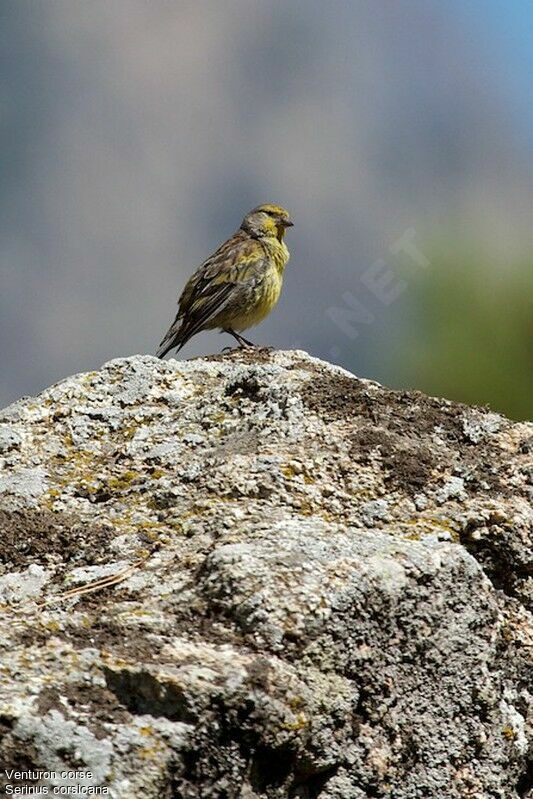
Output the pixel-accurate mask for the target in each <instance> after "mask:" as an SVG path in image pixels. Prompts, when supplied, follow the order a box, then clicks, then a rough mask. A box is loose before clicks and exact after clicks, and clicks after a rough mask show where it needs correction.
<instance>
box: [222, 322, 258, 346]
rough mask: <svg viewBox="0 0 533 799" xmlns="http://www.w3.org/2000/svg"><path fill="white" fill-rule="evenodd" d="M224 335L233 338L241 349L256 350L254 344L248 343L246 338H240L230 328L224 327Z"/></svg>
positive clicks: (239, 335) (238, 334)
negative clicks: (226, 334)
mask: <svg viewBox="0 0 533 799" xmlns="http://www.w3.org/2000/svg"><path fill="white" fill-rule="evenodd" d="M224 333H229V334H230V336H233V338H234V339H235V340H236V341H237V343H238V344H239V347H240V348H241V349H257V345H256V344H254V343H253V341H248V339H247V338H244V336H241V334H240V333H236V332H235V330H232V329H231V328H230V327H226V328H225V329H224Z"/></svg>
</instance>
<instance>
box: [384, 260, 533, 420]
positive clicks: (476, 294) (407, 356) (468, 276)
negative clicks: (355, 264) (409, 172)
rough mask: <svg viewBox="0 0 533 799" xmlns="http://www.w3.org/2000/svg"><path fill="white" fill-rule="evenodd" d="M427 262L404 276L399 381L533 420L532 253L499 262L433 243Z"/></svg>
mask: <svg viewBox="0 0 533 799" xmlns="http://www.w3.org/2000/svg"><path fill="white" fill-rule="evenodd" d="M425 252H426V253H427V254H428V255H429V254H430V252H431V249H430V248H428V249H427V250H425ZM430 260H431V266H430V267H429V268H428V269H427V270H425V271H424V272H420V271H418V272H417V273H416V275H413V274H411V275H410V277H409V292H408V293H409V297H410V299H411V300H412V303H413V308H412V313H413V319H412V325H411V324H410V325H409V330H408V331H407V338H408V343H407V346H406V347H405V350H404V357H403V358H402V362H400V363H399V362H398V361H396V363H397V370H398V379H399V381H400V382H401V384H402V385H410V386H416V387H417V388H420V389H421V390H422V391H425V392H428V393H430V394H436V395H440V396H446V397H448V398H449V399H455V400H460V401H462V402H467V403H474V404H477V405H489V406H490V407H491V408H492V409H493V410H497V411H501V412H503V413H505V414H506V415H507V416H510V417H511V418H514V419H531V418H533V253H531V256H530V257H529V258H525V259H522V260H520V261H509V262H506V263H503V262H501V261H500V262H495V258H494V256H491V255H490V254H488V253H483V252H482V251H481V250H480V248H476V247H472V246H467V245H464V246H462V247H455V248H454V250H453V253H450V251H449V248H448V249H446V248H445V247H434V248H433V255H432V256H431V257H430ZM411 331H412V332H411ZM398 367H399V368H398Z"/></svg>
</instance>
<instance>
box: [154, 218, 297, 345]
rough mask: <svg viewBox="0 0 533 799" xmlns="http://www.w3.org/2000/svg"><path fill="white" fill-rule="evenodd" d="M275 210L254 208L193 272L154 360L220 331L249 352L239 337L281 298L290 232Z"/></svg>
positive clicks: (241, 337) (287, 222) (289, 220)
mask: <svg viewBox="0 0 533 799" xmlns="http://www.w3.org/2000/svg"><path fill="white" fill-rule="evenodd" d="M292 224H293V223H292V221H291V219H290V216H289V214H288V212H287V211H286V210H285V209H284V208H281V207H280V206H279V205H268V204H267V205H259V206H257V208H254V209H253V210H252V211H250V213H248V214H246V216H245V217H244V219H243V221H242V224H241V226H240V228H239V230H237V232H236V233H234V234H233V236H232V237H231V238H229V239H228V240H227V241H226V242H224V244H222V245H221V246H220V247H219V248H218V250H216V252H214V253H213V255H211V256H210V257H209V258H208V259H207V260H206V261H204V263H203V264H202V265H201V266H200V267H199V268H198V269H197V270H196V272H195V273H194V274H193V276H192V277H191V278H190V279H189V281H188V283H187V285H186V286H185V288H184V289H183V292H182V294H181V296H180V298H179V300H178V313H177V316H176V318H175V320H174V322H173V323H172V325H171V327H170V328H169V330H168V331H167V333H166V335H165V337H164V339H163V341H162V342H161V344H160V345H159V349H158V351H157V355H158V356H159V357H160V358H163V357H164V356H165V355H166V353H167V352H168V351H169V350H171V349H173V347H177V349H178V350H180V349H181V348H182V347H183V345H184V344H185V343H186V342H187V341H188V340H189V339H190V338H191V337H192V336H194V335H196V333H199V332H200V331H201V330H213V329H215V328H220V330H221V331H224V332H225V333H230V335H232V336H233V337H234V338H235V339H236V340H237V342H238V344H239V346H240V347H253V346H255V345H254V344H252V342H251V341H248V339H245V338H243V336H241V335H240V333H241V332H242V331H243V330H247V329H248V328H249V327H253V326H254V325H257V324H259V322H261V321H262V320H263V319H264V318H265V316H267V315H268V314H269V313H270V311H271V310H272V308H273V307H274V306H275V305H276V303H277V301H278V299H279V296H280V294H281V288H282V284H283V271H284V269H285V266H286V264H287V261H288V260H289V251H288V249H287V246H286V244H285V242H284V240H283V237H284V234H285V231H286V229H287V228H288V227H291V226H292Z"/></svg>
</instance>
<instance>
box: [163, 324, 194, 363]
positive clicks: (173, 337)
mask: <svg viewBox="0 0 533 799" xmlns="http://www.w3.org/2000/svg"><path fill="white" fill-rule="evenodd" d="M187 338H188V337H187ZM187 338H186V337H185V336H184V335H183V330H182V324H181V319H180V320H178V319H176V320H175V322H174V324H173V325H171V327H170V328H169V329H168V330H167V332H166V334H165V337H164V338H163V341H162V342H161V344H160V345H159V347H158V350H157V352H156V356H157V357H158V358H164V357H165V355H166V354H167V352H169V351H170V350H171V349H173V348H174V347H176V348H177V349H176V352H179V351H180V350H181V348H182V347H183V345H184V344H185V342H186V341H187Z"/></svg>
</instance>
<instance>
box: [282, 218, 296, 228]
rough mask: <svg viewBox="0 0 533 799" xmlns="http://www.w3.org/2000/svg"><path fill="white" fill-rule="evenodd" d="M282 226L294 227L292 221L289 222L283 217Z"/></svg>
mask: <svg viewBox="0 0 533 799" xmlns="http://www.w3.org/2000/svg"><path fill="white" fill-rule="evenodd" d="M283 226H284V227H294V222H291V220H290V219H285V221H284V222H283Z"/></svg>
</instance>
